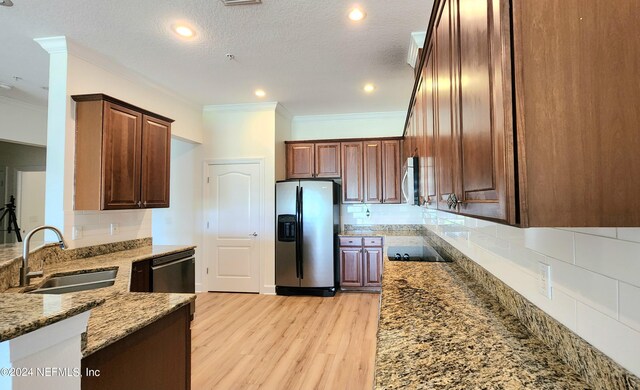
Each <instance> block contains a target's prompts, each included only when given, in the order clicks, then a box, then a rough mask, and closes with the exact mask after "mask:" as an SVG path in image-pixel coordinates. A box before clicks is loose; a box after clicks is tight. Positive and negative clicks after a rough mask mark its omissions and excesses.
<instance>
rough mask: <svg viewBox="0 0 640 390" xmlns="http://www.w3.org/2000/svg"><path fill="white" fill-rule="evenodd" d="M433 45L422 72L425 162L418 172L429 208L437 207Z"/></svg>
mask: <svg viewBox="0 0 640 390" xmlns="http://www.w3.org/2000/svg"><path fill="white" fill-rule="evenodd" d="M432 49H433V47H432V46H431V45H429V48H428V50H429V53H430V54H427V55H428V57H427V60H426V65H425V67H424V69H423V72H424V88H423V102H424V107H423V110H424V122H425V123H424V136H425V159H426V161H425V164H424V167H423V166H421V167H420V168H421V170H420V174H421V175H424V180H425V184H426V189H425V195H426V196H425V201H426V205H427V207H429V208H436V207H437V202H436V199H437V195H436V146H435V143H436V138H435V125H436V123H435V88H434V80H435V78H434V75H433V74H434V73H433V72H434V66H433V64H434V57H435V54H434V52H433V50H432Z"/></svg>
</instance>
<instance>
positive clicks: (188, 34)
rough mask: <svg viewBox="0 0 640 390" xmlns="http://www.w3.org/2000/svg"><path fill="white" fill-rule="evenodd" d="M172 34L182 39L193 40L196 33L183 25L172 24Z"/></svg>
mask: <svg viewBox="0 0 640 390" xmlns="http://www.w3.org/2000/svg"><path fill="white" fill-rule="evenodd" d="M172 28H173V32H175V33H176V34H178V35H179V36H181V37H182V38H193V37H195V36H196V32H195V31H194V30H193V29H192V28H191V27H189V26H187V25H185V24H181V23H180V24H174V25H173V27H172Z"/></svg>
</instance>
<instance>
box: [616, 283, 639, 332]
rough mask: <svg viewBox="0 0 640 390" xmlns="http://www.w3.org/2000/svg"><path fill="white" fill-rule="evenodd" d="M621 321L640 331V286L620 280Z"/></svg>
mask: <svg viewBox="0 0 640 390" xmlns="http://www.w3.org/2000/svg"><path fill="white" fill-rule="evenodd" d="M619 283H620V284H619V289H620V290H619V294H620V295H619V296H620V303H619V308H620V322H622V323H623V324H627V325H629V326H630V327H632V328H633V329H635V330H637V331H639V332H640V288H638V287H636V286H632V285H630V284H627V283H625V282H619Z"/></svg>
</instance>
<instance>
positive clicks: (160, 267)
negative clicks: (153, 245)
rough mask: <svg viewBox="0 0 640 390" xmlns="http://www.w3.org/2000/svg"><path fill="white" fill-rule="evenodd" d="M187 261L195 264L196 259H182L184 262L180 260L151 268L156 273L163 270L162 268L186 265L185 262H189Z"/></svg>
mask: <svg viewBox="0 0 640 390" xmlns="http://www.w3.org/2000/svg"><path fill="white" fill-rule="evenodd" d="M187 261H191V262H194V261H195V259H194V258H193V257H187V258H186V259H182V260H178V261H172V262H169V263H164V264H162V265H156V266H151V270H153V271H156V270H159V269H162V268H166V267H173V266H174V265H176V264H180V263H184V262H187Z"/></svg>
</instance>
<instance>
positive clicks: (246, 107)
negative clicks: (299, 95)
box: [202, 102, 278, 112]
mask: <svg viewBox="0 0 640 390" xmlns="http://www.w3.org/2000/svg"><path fill="white" fill-rule="evenodd" d="M277 107H278V102H264V103H243V104H218V105H216V104H212V105H208V106H204V107H202V110H203V111H204V112H217V111H245V112H251V111H275V110H276V108H277Z"/></svg>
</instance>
